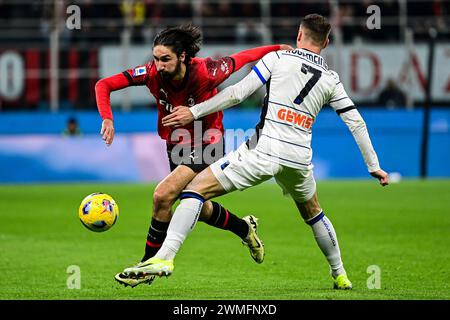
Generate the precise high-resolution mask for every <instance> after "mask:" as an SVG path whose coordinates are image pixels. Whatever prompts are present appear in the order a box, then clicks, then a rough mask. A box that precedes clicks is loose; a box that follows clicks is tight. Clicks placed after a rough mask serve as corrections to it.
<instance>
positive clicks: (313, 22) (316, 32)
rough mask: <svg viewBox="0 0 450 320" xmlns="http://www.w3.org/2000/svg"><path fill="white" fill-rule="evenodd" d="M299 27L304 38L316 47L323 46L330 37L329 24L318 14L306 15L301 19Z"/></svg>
mask: <svg viewBox="0 0 450 320" xmlns="http://www.w3.org/2000/svg"><path fill="white" fill-rule="evenodd" d="M300 25H301V27H302V29H303V30H304V32H305V34H306V36H307V37H308V38H310V39H311V40H312V41H313V42H314V43H315V44H317V45H323V43H324V42H325V40H327V39H328V36H329V35H330V31H331V24H330V23H329V22H328V19H327V18H325V17H324V16H321V15H320V14H316V13H313V14H308V15H307V16H305V17H304V18H303V20H302V23H301V24H300Z"/></svg>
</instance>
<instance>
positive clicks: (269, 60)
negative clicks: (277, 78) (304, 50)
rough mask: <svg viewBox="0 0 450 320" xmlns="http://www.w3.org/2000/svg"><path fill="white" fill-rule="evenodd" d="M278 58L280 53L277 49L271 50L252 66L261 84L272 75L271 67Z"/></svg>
mask: <svg viewBox="0 0 450 320" xmlns="http://www.w3.org/2000/svg"><path fill="white" fill-rule="evenodd" d="M278 60H280V54H279V53H278V52H277V51H272V52H270V53H268V54H266V55H265V56H264V57H262V59H261V60H259V62H258V63H257V64H256V65H255V66H254V67H253V68H252V70H253V71H254V72H255V73H256V74H257V75H258V77H259V79H260V80H261V82H262V83H263V84H265V83H266V82H267V80H269V78H270V77H271V76H272V70H273V67H274V65H275V63H276V62H277V61H278Z"/></svg>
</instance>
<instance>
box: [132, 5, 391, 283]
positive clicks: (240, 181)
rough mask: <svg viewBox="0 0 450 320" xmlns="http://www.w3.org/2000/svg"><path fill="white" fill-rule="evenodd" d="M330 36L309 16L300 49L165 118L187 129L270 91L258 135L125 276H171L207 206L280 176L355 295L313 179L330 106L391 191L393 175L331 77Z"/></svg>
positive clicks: (220, 167) (221, 163) (187, 203)
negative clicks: (317, 137) (318, 123)
mask: <svg viewBox="0 0 450 320" xmlns="http://www.w3.org/2000/svg"><path fill="white" fill-rule="evenodd" d="M330 30H331V26H330V24H329V23H328V21H327V19H326V18H324V17H322V16H320V15H317V14H311V15H308V16H306V17H305V18H304V19H303V21H302V23H301V25H300V29H299V33H298V36H297V49H295V50H291V51H277V52H271V53H269V54H267V55H266V56H264V57H263V58H262V59H261V60H260V61H259V62H258V63H257V64H256V65H255V66H254V67H253V70H252V72H250V74H249V75H248V76H246V77H245V78H244V79H243V80H241V81H240V82H239V83H237V84H235V85H234V86H231V87H228V88H226V89H224V90H223V91H222V92H220V93H219V94H218V95H216V96H214V97H213V98H211V99H210V100H207V101H205V102H202V103H200V104H198V105H195V106H193V107H191V108H188V107H184V106H180V107H177V109H176V110H175V112H174V113H172V114H171V115H169V116H167V117H166V118H165V119H163V124H165V125H168V126H174V127H179V126H182V125H185V124H186V123H189V122H191V121H193V120H194V119H199V118H201V117H203V116H205V115H207V114H209V113H212V112H216V111H218V110H223V109H226V108H228V107H230V106H232V105H235V104H238V103H239V102H241V101H243V100H244V99H246V98H247V97H248V96H250V95H251V94H252V93H253V92H254V91H256V90H257V89H259V88H260V87H261V86H263V85H266V86H267V95H266V97H265V100H264V107H263V109H262V114H261V121H260V123H259V124H258V125H257V126H256V133H255V135H254V136H253V137H252V138H251V139H249V140H248V141H247V142H246V143H243V144H242V145H241V146H240V147H239V148H238V149H237V150H235V151H233V152H231V153H229V154H228V155H226V156H225V157H224V158H222V159H220V160H218V161H217V162H215V163H213V164H212V165H211V166H209V167H208V168H206V169H205V170H203V171H202V172H201V173H200V174H199V175H197V176H196V177H195V178H194V179H193V180H192V181H191V182H190V183H189V184H188V185H187V187H186V189H185V190H184V191H183V192H182V194H181V196H180V199H181V201H180V204H179V206H178V207H177V209H176V211H175V213H174V215H173V217H172V221H171V223H170V226H169V229H168V231H167V237H166V239H165V241H164V243H163V245H162V247H161V249H160V250H159V251H158V253H157V254H156V255H155V256H154V257H153V258H151V259H149V260H147V261H145V262H142V263H141V264H139V265H137V266H135V267H132V268H128V269H126V270H125V271H124V272H126V273H130V274H132V275H136V276H141V275H143V274H144V275H146V274H156V275H170V274H171V273H172V271H173V268H174V266H173V259H174V257H175V255H176V253H177V252H178V250H179V248H180V247H181V245H182V243H183V241H184V240H185V238H186V236H187V235H188V233H189V232H190V231H191V230H192V229H193V228H194V226H195V224H196V221H197V219H198V216H199V213H200V211H201V208H202V205H203V203H204V201H206V200H209V199H211V198H213V197H217V196H220V195H223V194H226V193H229V192H232V191H235V190H244V189H246V188H249V187H252V186H255V185H257V184H259V183H261V182H263V181H266V180H268V179H271V178H272V177H274V178H275V180H276V182H277V183H278V184H279V185H280V187H281V188H282V189H283V191H284V193H286V194H289V195H290V196H291V197H292V198H293V200H294V201H295V203H296V205H297V208H298V209H299V211H300V214H301V216H302V217H303V219H304V220H305V222H306V223H307V224H308V225H310V226H311V228H312V231H313V234H314V237H315V239H316V242H317V244H318V246H319V248H320V249H321V251H322V252H323V254H324V255H325V257H326V259H327V260H328V263H329V265H330V269H331V276H332V278H333V284H334V288H335V289H351V288H352V283H351V282H350V280H349V279H348V277H347V274H346V272H345V269H344V266H343V263H342V259H341V253H340V249H339V244H338V240H337V236H336V232H335V230H334V228H333V225H332V223H331V221H330V220H329V219H328V218H327V217H326V216H325V214H324V212H323V211H322V209H321V207H320V205H319V202H318V199H317V192H316V182H315V180H314V176H313V165H312V163H311V159H312V149H311V137H312V126H313V123H314V121H315V119H316V116H317V114H318V113H319V112H320V110H321V109H322V106H324V105H328V104H329V105H330V106H331V107H332V108H333V109H334V110H335V111H336V113H337V114H338V115H339V116H340V117H341V119H342V120H343V121H344V122H345V124H346V125H347V126H348V127H349V129H350V131H351V132H352V134H353V137H354V138H355V140H356V142H357V144H358V146H359V149H360V151H361V153H362V156H363V158H364V161H365V163H366V165H367V168H368V171H369V173H370V174H371V175H372V176H373V177H375V178H377V179H378V180H379V181H380V184H381V185H383V186H384V185H387V184H388V176H387V173H386V172H384V171H383V170H381V168H380V166H379V163H378V158H377V155H376V153H375V150H374V149H373V147H372V143H371V141H370V138H369V134H368V132H367V128H366V125H365V122H364V120H363V119H362V117H361V115H360V114H359V112H358V111H357V110H356V108H355V106H354V104H353V102H352V100H351V99H350V98H349V97H348V95H347V93H346V92H345V89H344V87H343V85H342V83H341V82H340V81H339V76H338V75H337V73H336V72H334V71H332V70H329V69H328V66H327V64H326V63H325V61H324V59H323V58H322V57H321V56H320V52H321V50H322V49H323V48H325V47H326V46H327V45H328V42H329V40H328V36H329V33H330ZM255 223H256V222H255Z"/></svg>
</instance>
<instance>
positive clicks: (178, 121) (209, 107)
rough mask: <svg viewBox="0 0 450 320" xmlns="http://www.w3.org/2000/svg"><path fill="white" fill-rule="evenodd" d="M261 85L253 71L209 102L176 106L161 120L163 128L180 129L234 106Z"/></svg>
mask: <svg viewBox="0 0 450 320" xmlns="http://www.w3.org/2000/svg"><path fill="white" fill-rule="evenodd" d="M262 85H263V83H262V82H261V80H260V79H259V78H258V76H257V75H256V73H255V72H254V71H252V72H250V74H248V75H247V76H246V77H245V78H244V79H242V80H241V81H239V82H238V83H236V84H235V85H232V86H229V87H227V88H225V89H224V90H222V91H221V92H219V93H218V94H216V95H215V96H214V97H212V98H211V99H209V100H206V101H204V102H202V103H199V104H196V105H195V106H192V107H191V108H189V107H186V106H177V107H176V108H174V110H173V112H172V113H171V114H170V115H168V116H166V117H164V118H163V119H162V124H163V126H165V127H174V128H178V127H182V126H185V125H186V124H188V123H190V122H192V121H194V120H197V119H199V118H202V117H204V116H206V115H208V114H211V113H214V112H217V111H220V110H224V109H226V108H229V107H231V106H234V105H236V104H238V103H240V102H241V101H243V100H245V99H246V98H247V97H249V96H250V95H251V94H252V93H253V92H255V91H256V90H258V89H259V88H261V87H262Z"/></svg>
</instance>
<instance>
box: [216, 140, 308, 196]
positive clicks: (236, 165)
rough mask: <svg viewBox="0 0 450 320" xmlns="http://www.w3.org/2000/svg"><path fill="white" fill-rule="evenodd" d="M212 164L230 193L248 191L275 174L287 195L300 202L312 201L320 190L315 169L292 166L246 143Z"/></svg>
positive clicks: (217, 176)
mask: <svg viewBox="0 0 450 320" xmlns="http://www.w3.org/2000/svg"><path fill="white" fill-rule="evenodd" d="M210 167H211V170H212V172H213V174H214V176H215V177H216V179H217V180H218V181H219V182H220V184H221V185H222V187H223V188H224V189H225V190H226V191H227V192H231V191H234V190H236V189H237V190H245V189H247V188H250V187H253V186H256V185H258V184H260V183H261V182H264V181H266V180H269V179H271V178H272V177H274V178H275V180H276V182H277V183H278V185H279V186H280V187H281V188H282V189H283V193H284V194H288V195H290V196H291V197H292V198H293V199H294V200H295V201H297V202H299V203H302V202H305V201H308V200H309V199H311V198H312V197H313V195H314V193H315V192H316V181H315V180H314V176H313V172H312V169H296V168H290V167H286V166H283V165H281V164H279V163H276V162H273V161H270V160H268V159H267V158H266V157H265V156H264V155H261V154H260V153H259V152H258V151H256V150H255V149H252V150H249V149H248V147H247V145H246V144H245V143H243V144H242V145H241V146H240V147H239V148H238V149H237V150H235V151H232V152H230V153H229V154H227V155H226V156H225V157H223V158H222V159H219V160H218V161H216V162H214V163H213V164H212V165H211V166H210Z"/></svg>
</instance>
